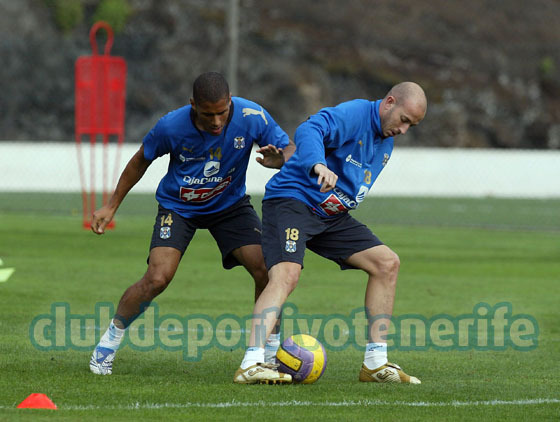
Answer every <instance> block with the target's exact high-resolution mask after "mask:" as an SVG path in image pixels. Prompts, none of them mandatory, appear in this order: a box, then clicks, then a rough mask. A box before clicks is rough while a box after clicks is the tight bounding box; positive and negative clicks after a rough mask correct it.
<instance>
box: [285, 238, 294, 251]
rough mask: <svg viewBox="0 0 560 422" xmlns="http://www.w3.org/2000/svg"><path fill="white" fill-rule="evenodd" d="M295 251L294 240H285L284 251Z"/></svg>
mask: <svg viewBox="0 0 560 422" xmlns="http://www.w3.org/2000/svg"><path fill="white" fill-rule="evenodd" d="M295 251H296V242H294V241H293V240H286V252H292V253H293V252H295Z"/></svg>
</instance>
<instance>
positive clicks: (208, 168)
mask: <svg viewBox="0 0 560 422" xmlns="http://www.w3.org/2000/svg"><path fill="white" fill-rule="evenodd" d="M219 171H220V162H219V161H208V162H207V163H206V164H205V165H204V175H205V176H206V177H210V176H213V175H215V174H216V173H218V172H219Z"/></svg>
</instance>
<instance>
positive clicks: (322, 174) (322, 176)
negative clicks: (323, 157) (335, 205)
mask: <svg viewBox="0 0 560 422" xmlns="http://www.w3.org/2000/svg"><path fill="white" fill-rule="evenodd" d="M313 171H314V172H315V174H316V175H317V176H318V177H317V184H318V185H321V192H328V191H330V190H331V189H333V188H334V187H335V186H336V182H337V180H338V176H337V175H336V174H335V173H333V172H332V171H330V170H329V168H328V167H327V166H325V165H324V164H315V165H314V166H313Z"/></svg>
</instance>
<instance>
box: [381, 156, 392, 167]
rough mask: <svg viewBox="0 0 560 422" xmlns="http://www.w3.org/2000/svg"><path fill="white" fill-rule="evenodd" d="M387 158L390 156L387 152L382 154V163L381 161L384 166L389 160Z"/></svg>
mask: <svg viewBox="0 0 560 422" xmlns="http://www.w3.org/2000/svg"><path fill="white" fill-rule="evenodd" d="M389 158H391V157H390V156H389V154H387V153H385V154H383V163H382V164H383V167H385V166H386V165H387V163H388V162H389Z"/></svg>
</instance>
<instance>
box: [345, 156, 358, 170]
mask: <svg viewBox="0 0 560 422" xmlns="http://www.w3.org/2000/svg"><path fill="white" fill-rule="evenodd" d="M346 162H347V163H350V164H354V165H355V166H356V167H359V168H362V163H360V162H358V161H356V160H354V159H353V158H352V154H348V157H346Z"/></svg>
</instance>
